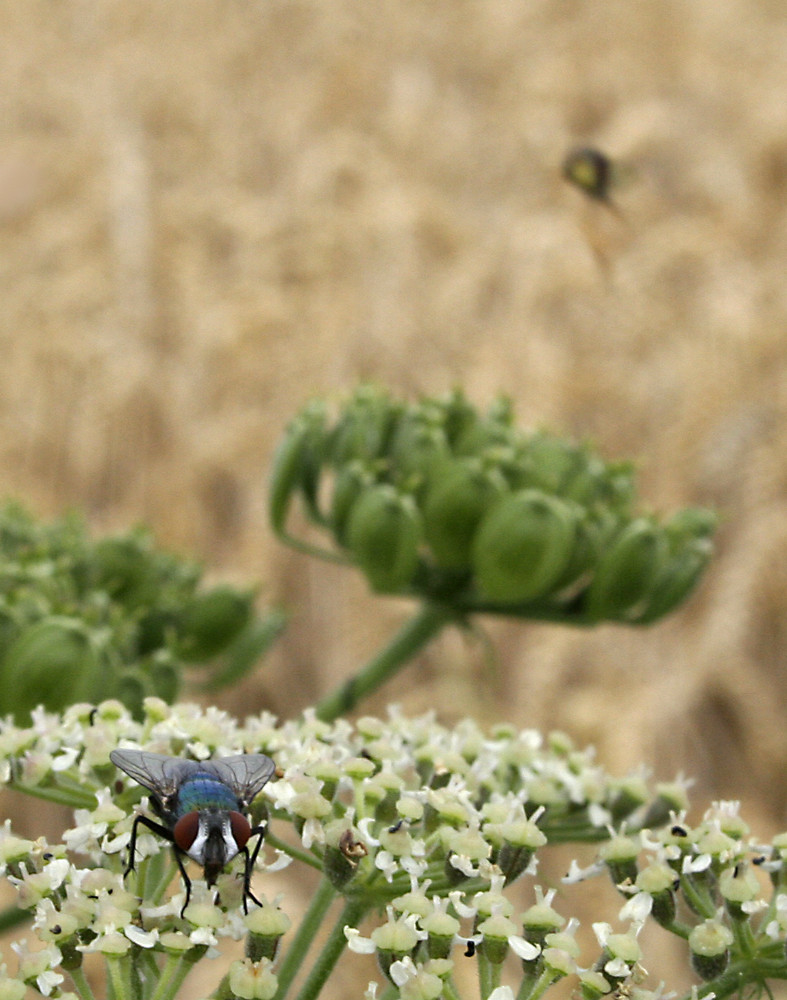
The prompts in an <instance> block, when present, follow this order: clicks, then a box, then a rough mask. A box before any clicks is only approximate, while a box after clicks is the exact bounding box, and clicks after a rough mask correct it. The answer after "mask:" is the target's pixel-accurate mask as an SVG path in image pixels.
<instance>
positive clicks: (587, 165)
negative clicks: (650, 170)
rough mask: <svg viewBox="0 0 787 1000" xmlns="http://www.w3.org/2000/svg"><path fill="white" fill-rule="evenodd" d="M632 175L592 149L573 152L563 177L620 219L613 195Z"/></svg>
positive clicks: (565, 166)
mask: <svg viewBox="0 0 787 1000" xmlns="http://www.w3.org/2000/svg"><path fill="white" fill-rule="evenodd" d="M629 175H630V170H629V169H627V168H625V167H622V166H621V165H620V164H618V163H615V162H614V161H613V160H611V159H610V157H608V156H607V155H606V154H605V153H602V152H601V151H600V150H598V149H593V148H591V147H590V146H585V147H583V148H581V149H572V150H571V152H570V153H568V155H567V156H566V158H565V159H564V160H563V177H564V178H565V179H566V180H567V181H568V182H569V184H573V185H574V187H576V188H579V190H580V191H582V192H583V193H584V194H585V195H587V197H588V198H592V199H593V200H594V201H600V202H603V204H604V205H606V206H607V208H610V209H611V210H612V211H613V212H615V214H616V215H620V210H619V209H618V207H617V206H616V205H615V203H614V202H613V201H612V199H611V197H610V195H611V192H612V191H613V190H614V189H615V188H616V187H617V186H618V185H619V184H620V183H622V181H624V180H625V179H626V178H627V177H628V176H629Z"/></svg>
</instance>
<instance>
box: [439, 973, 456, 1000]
mask: <svg viewBox="0 0 787 1000" xmlns="http://www.w3.org/2000/svg"><path fill="white" fill-rule="evenodd" d="M443 998H444V1000H459V994H458V993H457V990H456V985H455V983H454V981H453V979H452V978H451V977H450V976H449V977H448V978H447V979H444V980H443Z"/></svg>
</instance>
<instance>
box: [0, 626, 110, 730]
mask: <svg viewBox="0 0 787 1000" xmlns="http://www.w3.org/2000/svg"><path fill="white" fill-rule="evenodd" d="M101 683H102V677H101V670H100V663H99V658H98V656H97V654H96V650H95V649H94V647H93V644H92V643H91V641H90V636H89V634H88V632H87V630H86V628H85V626H84V625H83V624H82V623H81V622H80V621H77V620H76V619H71V618H66V617H60V616H58V617H55V616H52V617H50V618H47V619H44V620H43V621H41V622H38V623H36V624H35V625H31V626H29V627H28V628H26V629H24V630H23V631H22V632H21V633H20V635H19V636H18V637H17V639H16V640H15V641H14V642H12V644H11V646H10V647H9V648H8V650H7V651H6V654H5V656H4V657H3V659H2V664H0V715H5V714H6V713H10V714H11V715H13V716H14V718H15V719H16V720H17V721H20V722H22V721H27V720H28V719H29V713H30V711H31V710H32V709H34V708H35V707H36V706H37V705H44V707H45V708H47V709H49V710H50V711H53V712H56V711H59V710H60V709H62V708H65V706H66V705H70V704H73V703H75V702H78V701H99V700H100V699H101V697H102V696H103V695H104V693H105V692H104V690H103V689H102V687H101Z"/></svg>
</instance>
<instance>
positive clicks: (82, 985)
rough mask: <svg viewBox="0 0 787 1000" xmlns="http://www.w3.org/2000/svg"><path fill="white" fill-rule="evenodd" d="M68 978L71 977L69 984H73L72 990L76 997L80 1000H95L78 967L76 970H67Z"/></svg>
mask: <svg viewBox="0 0 787 1000" xmlns="http://www.w3.org/2000/svg"><path fill="white" fill-rule="evenodd" d="M68 974H69V976H71V982H72V983H73V984H74V989H75V990H76V992H77V995H78V996H80V997H81V998H82V1000H96V998H95V994H94V993H93V990H92V989H91V988H90V983H89V982H88V981H87V977H86V976H85V973H84V971H83V969H82V966H81V965H80V966H79V967H78V968H76V969H69V970H68Z"/></svg>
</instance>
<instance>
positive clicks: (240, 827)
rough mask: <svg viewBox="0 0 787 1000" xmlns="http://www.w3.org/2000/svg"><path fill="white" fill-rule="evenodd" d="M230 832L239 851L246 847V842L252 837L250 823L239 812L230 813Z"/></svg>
mask: <svg viewBox="0 0 787 1000" xmlns="http://www.w3.org/2000/svg"><path fill="white" fill-rule="evenodd" d="M230 830H231V831H232V839H233V840H234V841H235V843H236V844H237V845H238V849H240V848H241V847H245V846H246V841H247V840H248V839H249V837H250V836H251V827H250V826H249V821H248V820H247V819H246V817H245V816H243V815H242V814H241V813H239V812H235V811H234V810H233V811H232V812H231V813H230Z"/></svg>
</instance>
